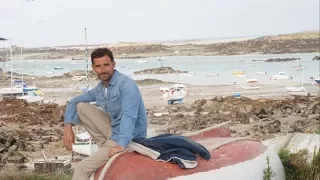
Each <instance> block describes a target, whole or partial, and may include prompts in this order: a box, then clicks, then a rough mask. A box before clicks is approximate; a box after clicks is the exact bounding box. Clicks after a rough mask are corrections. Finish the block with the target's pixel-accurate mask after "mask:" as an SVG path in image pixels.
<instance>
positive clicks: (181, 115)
mask: <svg viewBox="0 0 320 180" xmlns="http://www.w3.org/2000/svg"><path fill="white" fill-rule="evenodd" d="M175 117H176V118H183V114H182V113H179V114H176V115H175Z"/></svg>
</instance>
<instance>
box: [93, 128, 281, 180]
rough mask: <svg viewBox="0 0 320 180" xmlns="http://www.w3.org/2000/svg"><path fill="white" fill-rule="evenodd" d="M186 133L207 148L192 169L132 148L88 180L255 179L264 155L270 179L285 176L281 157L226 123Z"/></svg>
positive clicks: (258, 175)
mask: <svg viewBox="0 0 320 180" xmlns="http://www.w3.org/2000/svg"><path fill="white" fill-rule="evenodd" d="M185 136H187V137H189V138H190V139H192V140H194V141H196V142H198V143H200V144H202V145H203V146H204V147H206V148H207V149H208V151H209V152H210V154H211V159H210V160H204V159H202V158H200V157H198V158H197V166H196V167H195V168H192V169H181V168H179V166H178V165H177V164H173V163H170V162H163V161H156V160H154V159H152V158H150V157H148V156H146V155H142V154H140V153H137V152H135V151H131V152H123V153H119V154H116V155H114V156H113V157H111V159H110V160H109V161H108V162H107V164H106V165H104V166H103V167H101V168H100V169H99V170H98V171H97V172H95V173H94V174H93V175H92V176H91V180H124V179H126V180H166V179H171V180H188V179H190V180H191V179H201V180H212V179H224V180H237V179H246V180H256V179H263V171H264V169H265V168H267V157H269V159H270V166H271V167H272V170H273V172H274V173H275V176H274V177H272V179H273V180H284V179H285V173H284V168H283V165H282V163H281V160H280V158H279V156H278V155H277V153H276V152H275V151H274V150H273V149H272V148H268V147H267V146H266V145H264V144H262V143H261V142H259V141H255V140H251V139H245V138H232V137H231V133H230V129H229V125H228V123H223V124H219V125H216V126H214V127H210V128H207V129H204V130H200V131H197V132H194V133H190V134H185Z"/></svg>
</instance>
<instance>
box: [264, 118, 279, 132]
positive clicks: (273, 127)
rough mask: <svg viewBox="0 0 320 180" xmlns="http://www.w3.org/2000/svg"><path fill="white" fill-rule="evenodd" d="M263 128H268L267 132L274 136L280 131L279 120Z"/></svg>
mask: <svg viewBox="0 0 320 180" xmlns="http://www.w3.org/2000/svg"><path fill="white" fill-rule="evenodd" d="M265 127H266V128H268V132H269V133H270V134H274V133H277V132H280V131H281V122H280V121H279V120H275V121H273V122H270V123H268V124H267V125H266V126H265Z"/></svg>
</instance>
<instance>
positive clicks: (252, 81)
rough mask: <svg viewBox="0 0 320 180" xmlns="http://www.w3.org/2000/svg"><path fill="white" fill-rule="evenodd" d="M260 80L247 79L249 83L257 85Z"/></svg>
mask: <svg viewBox="0 0 320 180" xmlns="http://www.w3.org/2000/svg"><path fill="white" fill-rule="evenodd" d="M256 82H258V79H247V83H256Z"/></svg>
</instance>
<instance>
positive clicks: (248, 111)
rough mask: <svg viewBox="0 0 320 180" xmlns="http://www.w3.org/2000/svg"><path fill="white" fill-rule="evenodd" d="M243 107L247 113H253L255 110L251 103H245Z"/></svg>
mask: <svg viewBox="0 0 320 180" xmlns="http://www.w3.org/2000/svg"><path fill="white" fill-rule="evenodd" d="M245 109H246V111H247V113H253V112H254V111H255V108H254V107H253V106H252V105H247V106H246V107H245Z"/></svg>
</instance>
